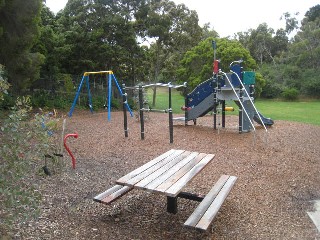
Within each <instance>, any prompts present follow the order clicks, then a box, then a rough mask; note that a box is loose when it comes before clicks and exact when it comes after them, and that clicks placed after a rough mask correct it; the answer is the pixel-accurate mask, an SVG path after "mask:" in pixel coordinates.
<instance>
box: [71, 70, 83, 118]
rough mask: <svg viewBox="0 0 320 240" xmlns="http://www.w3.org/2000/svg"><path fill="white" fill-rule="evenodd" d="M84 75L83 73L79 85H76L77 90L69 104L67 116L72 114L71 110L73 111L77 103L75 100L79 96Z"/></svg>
mask: <svg viewBox="0 0 320 240" xmlns="http://www.w3.org/2000/svg"><path fill="white" fill-rule="evenodd" d="M85 77H86V76H85V75H83V76H82V79H81V82H80V84H79V87H78V90H77V92H76V96H75V97H74V100H73V103H72V106H71V108H70V111H69V113H68V116H69V117H71V116H72V113H73V111H74V108H75V106H76V104H77V100H78V98H79V95H80V91H81V87H82V84H83V81H84V79H85Z"/></svg>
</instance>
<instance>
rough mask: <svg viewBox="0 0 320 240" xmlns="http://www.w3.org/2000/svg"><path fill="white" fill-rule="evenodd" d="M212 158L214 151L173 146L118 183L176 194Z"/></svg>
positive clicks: (170, 194)
mask: <svg viewBox="0 0 320 240" xmlns="http://www.w3.org/2000/svg"><path fill="white" fill-rule="evenodd" d="M213 158H214V154H205V153H198V152H190V151H185V150H175V149H171V150H169V151H168V152H166V153H164V154H162V155H160V156H159V157H156V158H155V159H153V160H151V161H150V162H148V163H146V164H144V165H143V166H141V167H139V168H137V169H136V170H134V171H132V172H130V173H128V174H127V175H125V176H124V177H122V178H120V179H118V180H117V183H118V184H121V185H125V186H130V187H134V188H139V189H143V190H147V191H151V192H158V193H162V194H165V195H167V196H170V197H176V196H177V195H178V194H179V193H180V192H181V191H182V189H183V187H185V186H186V185H187V184H188V182H190V181H191V180H192V179H193V178H194V177H195V176H196V175H197V174H198V173H199V172H200V171H201V170H202V169H203V168H204V167H205V166H206V165H207V164H208V163H209V162H210V161H211V160H212V159H213Z"/></svg>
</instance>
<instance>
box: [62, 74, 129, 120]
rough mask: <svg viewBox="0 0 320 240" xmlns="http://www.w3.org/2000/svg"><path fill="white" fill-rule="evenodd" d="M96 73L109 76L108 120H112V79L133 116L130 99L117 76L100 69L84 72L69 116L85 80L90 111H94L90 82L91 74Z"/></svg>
mask: <svg viewBox="0 0 320 240" xmlns="http://www.w3.org/2000/svg"><path fill="white" fill-rule="evenodd" d="M95 74H106V75H107V76H108V88H107V91H108V92H107V98H108V102H107V108H108V121H110V120H111V99H112V81H113V82H114V83H115V84H116V87H117V88H118V90H119V93H120V95H121V96H122V98H123V108H127V109H128V111H129V112H130V114H131V116H133V113H132V110H131V108H130V106H129V104H128V101H127V95H126V94H124V93H123V91H122V89H121V87H120V85H119V82H118V80H117V78H116V76H115V75H114V74H113V72H112V71H99V72H85V73H84V74H83V77H82V79H81V82H80V84H79V87H78V90H77V92H76V96H75V98H74V100H73V103H72V106H71V109H70V111H69V114H68V116H69V117H71V116H72V113H73V111H74V109H75V106H76V104H77V100H78V98H79V96H80V92H81V88H82V85H83V84H84V82H85V83H86V86H87V91H88V99H89V108H90V111H91V113H92V112H93V106H92V96H91V91H90V84H89V76H90V75H95Z"/></svg>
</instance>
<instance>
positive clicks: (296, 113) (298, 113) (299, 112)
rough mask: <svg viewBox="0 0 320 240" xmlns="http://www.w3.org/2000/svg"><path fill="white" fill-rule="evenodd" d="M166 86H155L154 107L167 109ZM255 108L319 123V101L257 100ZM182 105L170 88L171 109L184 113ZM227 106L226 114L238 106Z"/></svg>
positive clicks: (288, 118) (275, 115) (279, 117)
mask: <svg viewBox="0 0 320 240" xmlns="http://www.w3.org/2000/svg"><path fill="white" fill-rule="evenodd" d="M168 96H169V94H168V88H160V87H159V88H157V98H156V106H155V108H156V109H168V104H169V103H168V102H169V101H168V99H169V97H168ZM148 100H149V104H150V107H152V106H151V104H152V89H148ZM255 105H256V107H257V110H258V111H259V112H260V113H261V114H262V115H263V116H265V117H268V118H271V119H273V120H275V121H276V120H286V121H294V122H303V123H309V124H313V125H320V101H299V102H284V101H276V100H261V99H259V100H257V101H256V102H255ZM182 106H184V98H183V96H181V94H180V92H178V91H176V90H175V89H172V109H173V112H174V113H178V114H184V112H183V111H182V110H181V107H182ZM227 106H233V107H234V108H235V111H234V112H227V114H235V115H237V114H238V111H237V109H238V107H237V106H236V104H235V103H233V102H232V101H229V102H227Z"/></svg>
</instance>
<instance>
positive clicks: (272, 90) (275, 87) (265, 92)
mask: <svg viewBox="0 0 320 240" xmlns="http://www.w3.org/2000/svg"><path fill="white" fill-rule="evenodd" d="M281 92H282V88H281V86H280V85H279V84H277V83H275V82H273V81H266V85H265V86H264V87H263V89H262V92H261V95H260V96H261V97H263V98H278V97H280V96H281Z"/></svg>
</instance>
